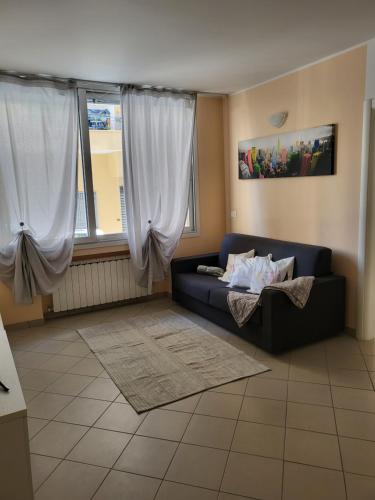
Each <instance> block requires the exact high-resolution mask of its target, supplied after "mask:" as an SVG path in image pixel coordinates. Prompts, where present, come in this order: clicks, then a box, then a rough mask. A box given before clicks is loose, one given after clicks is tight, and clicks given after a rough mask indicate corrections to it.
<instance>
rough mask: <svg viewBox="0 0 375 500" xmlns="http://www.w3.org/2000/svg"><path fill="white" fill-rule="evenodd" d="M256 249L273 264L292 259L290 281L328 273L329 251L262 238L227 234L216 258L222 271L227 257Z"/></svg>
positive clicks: (330, 251)
mask: <svg viewBox="0 0 375 500" xmlns="http://www.w3.org/2000/svg"><path fill="white" fill-rule="evenodd" d="M253 248H254V249H255V255H259V256H261V257H263V256H265V255H268V254H269V253H271V254H272V260H280V259H285V258H286V257H295V261H294V272H293V277H294V278H298V276H325V275H327V274H330V273H331V255H332V250H331V249H330V248H326V247H319V246H315V245H305V244H304V243H292V242H290V241H281V240H273V239H271V238H262V237H261V236H250V235H248V234H238V233H229V234H226V235H225V236H224V240H223V242H222V244H221V249H220V254H219V266H220V267H222V268H223V269H225V267H226V265H227V260H228V254H230V253H243V252H247V251H249V250H252V249H253Z"/></svg>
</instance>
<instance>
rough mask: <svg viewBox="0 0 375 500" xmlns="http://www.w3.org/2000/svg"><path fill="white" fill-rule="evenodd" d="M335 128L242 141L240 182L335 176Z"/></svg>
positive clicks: (239, 161)
mask: <svg viewBox="0 0 375 500" xmlns="http://www.w3.org/2000/svg"><path fill="white" fill-rule="evenodd" d="M334 153H335V125H323V126H321V127H314V128H309V129H304V130H299V131H298V132H287V133H284V134H277V135H271V136H269V137H261V138H258V139H249V140H246V141H241V142H240V143H239V144H238V175H239V178H240V179H269V178H271V179H272V178H277V177H303V176H316V175H333V174H334V160H335V158H334V157H335V154H334Z"/></svg>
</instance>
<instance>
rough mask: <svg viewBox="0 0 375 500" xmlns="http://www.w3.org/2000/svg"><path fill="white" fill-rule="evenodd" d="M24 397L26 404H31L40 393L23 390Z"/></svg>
mask: <svg viewBox="0 0 375 500" xmlns="http://www.w3.org/2000/svg"><path fill="white" fill-rule="evenodd" d="M22 392H23V397H24V398H25V401H26V403H30V401H31V400H32V399H33V398H35V396H37V395H38V394H40V391H34V390H33V389H23V390H22Z"/></svg>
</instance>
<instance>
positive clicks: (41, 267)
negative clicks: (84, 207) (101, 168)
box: [0, 78, 78, 303]
mask: <svg viewBox="0 0 375 500" xmlns="http://www.w3.org/2000/svg"><path fill="white" fill-rule="evenodd" d="M77 140H78V116H77V92H76V89H74V88H71V87H70V86H69V85H65V84H53V83H52V82H33V81H32V82H26V81H25V82H23V81H20V79H16V78H14V79H12V78H7V79H4V80H0V280H1V281H4V282H5V283H6V284H8V285H9V286H10V287H11V288H12V289H13V293H14V296H15V299H16V302H17V303H30V302H32V297H33V296H34V295H36V294H49V293H51V292H52V291H53V290H54V288H55V287H56V286H57V285H58V283H59V281H60V280H61V279H62V277H63V275H64V273H65V271H66V270H67V268H68V266H69V264H70V262H71V258H72V252H73V244H74V223H75V208H76V189H77Z"/></svg>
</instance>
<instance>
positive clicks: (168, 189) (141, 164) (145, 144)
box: [121, 87, 196, 288]
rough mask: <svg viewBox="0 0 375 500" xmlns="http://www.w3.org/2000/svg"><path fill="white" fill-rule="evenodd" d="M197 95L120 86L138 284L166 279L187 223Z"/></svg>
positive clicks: (132, 249) (128, 206)
mask: <svg viewBox="0 0 375 500" xmlns="http://www.w3.org/2000/svg"><path fill="white" fill-rule="evenodd" d="M195 102H196V97H195V95H190V94H185V93H174V92H170V91H161V90H151V89H147V90H146V89H135V88H129V87H124V88H123V89H122V100H121V103H122V115H123V123H124V125H123V151H124V153H123V154H124V180H125V193H126V197H125V198H126V210H127V218H128V242H129V249H130V254H131V257H132V262H133V266H134V269H135V276H136V280H137V282H138V284H140V285H142V286H148V287H149V288H150V286H151V284H152V282H153V281H160V280H162V279H164V278H165V276H166V274H167V272H168V267H169V263H170V261H171V259H172V257H173V254H174V251H175V249H176V247H177V244H178V241H179V239H180V237H181V234H182V231H183V229H184V225H185V219H186V214H187V209H188V199H189V188H190V180H191V175H192V155H193V136H194V123H195Z"/></svg>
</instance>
